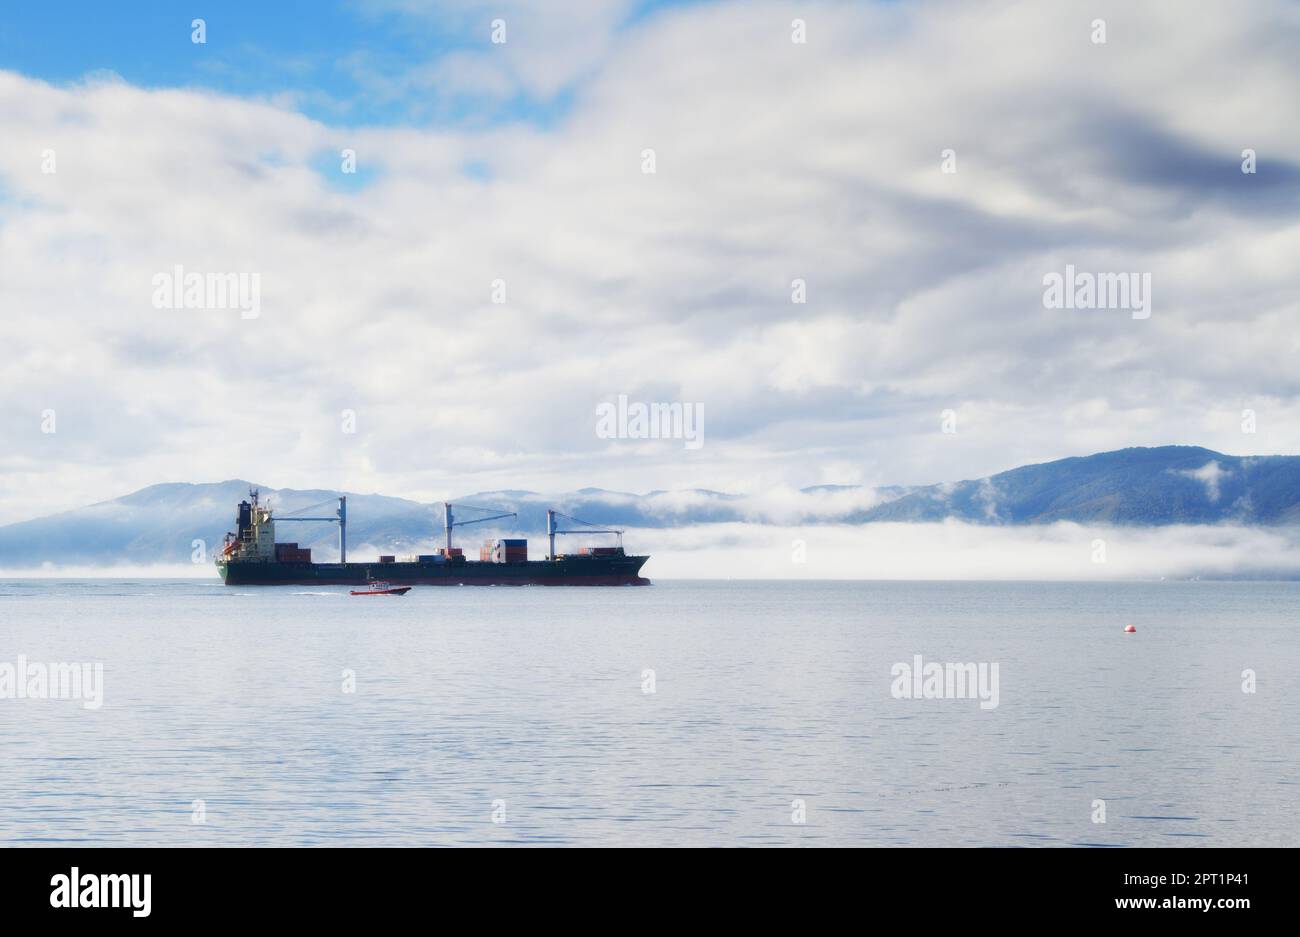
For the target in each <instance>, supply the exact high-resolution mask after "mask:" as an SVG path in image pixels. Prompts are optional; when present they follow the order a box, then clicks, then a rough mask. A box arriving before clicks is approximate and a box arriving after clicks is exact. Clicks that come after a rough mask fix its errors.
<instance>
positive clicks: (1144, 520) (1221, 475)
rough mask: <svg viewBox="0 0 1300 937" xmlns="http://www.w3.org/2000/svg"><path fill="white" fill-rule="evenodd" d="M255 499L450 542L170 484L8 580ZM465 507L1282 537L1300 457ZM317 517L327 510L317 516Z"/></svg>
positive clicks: (1091, 460)
mask: <svg viewBox="0 0 1300 937" xmlns="http://www.w3.org/2000/svg"><path fill="white" fill-rule="evenodd" d="M251 487H258V488H260V489H261V492H262V496H263V497H264V498H267V499H269V500H270V502H271V504H272V505H273V506H274V508H275V510H276V515H277V518H280V519H281V520H283V518H285V517H288V516H289V515H291V514H293V513H307V514H310V515H320V514H329V513H331V511H332V505H331V504H330V502H331V501H332V500H333V499H335V498H336V497H338V495H339V494H347V497H348V544H349V553H350V554H351V555H353V556H355V558H357V559H365V558H368V554H369V555H371V556H372V555H373V553H376V552H396V553H410V552H417V551H421V550H425V549H431V548H432V547H433V546H435V545H437V543H438V542H439V541H440V539H441V537H442V506H441V504H425V503H420V502H418V501H411V500H407V499H404V498H394V497H387V496H384V495H378V494H356V493H351V492H336V491H330V490H324V489H319V490H296V489H273V488H267V487H265V486H258V485H253V484H250V483H249V482H247V481H244V480H242V479H234V480H229V481H224V482H215V483H203V484H190V483H167V484H158V485H151V486H149V487H148V488H143V489H141V490H140V491H137V492H135V493H133V494H129V495H125V496H123V497H120V498H116V499H114V500H111V501H104V502H100V503H98V504H92V505H89V506H86V507H82V508H77V509H75V510H71V511H65V512H62V513H59V514H53V515H49V516H47V517H41V518H36V519H33V520H27V521H22V522H19V523H13V524H8V525H5V526H3V527H0V568H4V569H30V568H35V567H39V566H41V565H43V564H55V565H100V564H115V563H131V564H151V563H183V562H188V561H190V559H191V557H192V554H193V552H194V547H193V543H194V541H195V540H198V541H202V543H203V544H204V549H205V551H211V550H212V549H213V548H214V547H215V546H216V545H218V544H219V543H220V542H221V539H222V536H223V535H224V533H225V532H226V531H227V530H229V529H231V527H233V525H234V516H235V506H236V505H237V504H238V502H239V501H240V500H242V499H244V498H245V497H247V495H248V490H249V488H251ZM454 503H456V504H458V505H465V506H467V507H468V506H472V505H477V506H481V507H484V508H499V509H503V510H505V511H515V512H517V513H518V519H517V520H512V521H508V522H494V523H492V524H490V525H482V526H479V527H467V528H463V529H460V530H458V531H457V542H458V543H460V544H461V545H462V546H469V547H471V548H472V546H473V545H474V544H475V543H476V542H478V541H479V540H481V539H483V538H484V537H488V536H493V535H506V534H509V533H520V534H525V535H527V536H530V537H540V536H543V535H544V532H545V529H546V520H545V512H546V509H547V508H548V507H554V508H556V509H557V510H560V511H562V512H564V513H565V514H568V515H572V516H576V517H579V518H581V519H582V520H584V521H587V522H590V523H592V524H594V525H598V526H600V527H620V528H671V527H687V526H693V525H701V524H716V523H723V522H746V523H757V524H784V525H807V524H871V523H878V522H906V523H923V522H937V521H944V520H949V519H955V520H960V521H965V522H968V523H973V524H988V525H1032V524H1050V523H1054V522H1057V521H1074V522H1077V523H1081V524H1100V525H1120V526H1161V525H1170V524H1223V523H1231V524H1238V525H1247V526H1275V525H1287V524H1295V523H1298V522H1300V456H1232V455H1225V454H1223V453H1220V452H1215V451H1213V450H1210V449H1204V448H1200V447H1196V446H1162V447H1158V448H1132V449H1122V450H1118V451H1114V452H1103V453H1098V454H1095V455H1090V456H1083V457H1078V458H1068V459H1059V460H1056V461H1052V462H1045V463H1041V464H1036V465H1025V466H1021V467H1019V468H1015V469H1011V470H1009V471H1006V472H1000V473H998V474H996V475H991V476H988V477H985V478H979V479H973V480H967V481H959V482H952V483H945V484H938V485H925V486H889V487H867V486H855V485H820V486H815V487H811V488H804V489H801V490H799V491H786V492H775V493H769V494H767V495H764V496H747V495H735V494H727V493H723V492H718V491H709V490H702V489H693V490H687V491H652V492H649V493H647V494H641V495H637V494H629V493H624V492H615V491H606V490H603V489H598V488H584V489H581V490H579V491H575V492H570V493H566V494H560V495H542V494H537V493H535V492H529V491H487V492H478V493H475V494H473V495H467V496H464V497H461V498H456V499H454ZM313 505H320V507H319V508H317V509H311V508H312V506H313ZM472 513H473V512H470V511H465V512H463V513H462V515H461V516H462V518H468V517H469V516H471V515H472ZM566 526H568V527H573V526H575V525H573V524H567V525H566ZM277 534H278V539H279V540H281V541H297V542H298V543H300V544H302V545H304V546H310V547H312V548H314V549H315V550H317V551H318V553H317V558H318V559H333V558H334V556H335V550H336V547H337V530H336V528H335V527H334V526H333V525H331V524H328V523H312V522H307V523H283V522H282V523H279V524H277ZM592 539H593V542H595V538H594V537H593V538H592Z"/></svg>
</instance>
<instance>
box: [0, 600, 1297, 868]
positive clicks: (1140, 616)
mask: <svg viewBox="0 0 1300 937" xmlns="http://www.w3.org/2000/svg"><path fill="white" fill-rule="evenodd" d="M1298 600H1300V584H1295V583H1208V582H1181V583H1174V582H1169V583H1120V584H1117V583H992V582H987V583H962V582H950V583H934V582H683V581H667V580H665V581H657V582H656V584H655V585H654V586H653V587H650V588H642V589H631V588H627V589H544V588H441V589H438V588H416V589H415V590H414V591H412V592H411V593H410V594H409V595H407V596H405V597H403V598H384V599H377V598H352V597H349V596H348V595H347V594H346V590H345V589H342V588H335V587H321V588H311V587H297V586H288V587H279V588H262V589H256V590H254V589H237V588H227V587H224V586H222V585H220V584H219V583H217V582H215V581H213V580H203V581H198V580H186V581H177V580H96V581H88V580H57V579H43V580H30V581H28V580H0V623H2V624H0V664H3V663H9V664H13V663H15V662H16V661H17V659H18V657H19V656H20V655H22V656H24V657H25V658H26V659H27V660H28V661H43V662H47V663H50V662H67V663H81V662H102V664H103V688H102V689H103V702H102V706H101V707H100V708H99V709H97V710H88V709H86V708H84V707H83V706H82V704H81V703H80V702H78V701H76V700H52V699H11V698H6V699H0V739H3V744H4V751H5V759H4V760H3V762H2V763H0V764H2V766H0V842H3V843H5V844H9V845H13V844H38V845H39V844H59V843H86V844H95V845H115V844H117V845H146V844H159V845H245V844H263V845H317V844H319V845H325V844H334V845H339V844H342V845H349V844H352V845H399V844H400V845H425V844H427V845H434V844H482V845H489V844H504V843H522V844H566V845H596V844H611V845H682V844H690V845H729V844H741V845H775V844H787V845H799V844H808V845H811V844H819V845H857V844H860V845H969V846H983V845H1019V844H1023V845H1056V846H1062V845H1072V844H1074V845H1101V846H1129V845H1208V846H1226V845H1249V846H1265V845H1276V846H1295V845H1300V824H1297V823H1296V821H1295V817H1296V816H1297V815H1300V809H1298V808H1300V787H1298V786H1297V785H1298V784H1300V781H1298V780H1297V778H1296V773H1295V752H1296V751H1297V750H1298V749H1300V704H1298V702H1297V697H1296V692H1295V674H1296V673H1297V672H1300V635H1298V634H1297V626H1296V617H1295V609H1296V607H1297V602H1298ZM1128 624H1133V625H1135V626H1136V627H1137V629H1138V631H1137V633H1136V634H1125V633H1124V627H1125V625H1128ZM916 655H921V656H922V657H923V658H924V659H925V660H926V661H937V662H972V663H980V662H982V663H990V664H992V663H996V664H997V665H998V670H999V677H1000V680H999V682H1000V686H999V695H998V705H997V706H996V708H992V709H984V708H981V706H980V705H979V702H978V701H977V700H975V699H910V700H909V699H896V698H894V696H893V695H891V684H892V683H893V679H892V678H891V675H890V671H891V667H893V665H895V664H896V663H900V662H907V663H911V662H912V661H913V660H914V657H915V656H916ZM1246 669H1252V670H1254V671H1255V672H1256V675H1257V689H1256V692H1255V693H1253V694H1252V693H1244V692H1243V691H1242V684H1243V677H1242V672H1243V671H1244V670H1246ZM345 671H350V672H352V673H353V674H354V675H355V692H352V693H348V692H344V684H345V680H346V677H345V675H344V672H345ZM646 671H653V675H652V677H648V676H647V674H646ZM651 679H652V681H653V690H654V692H653V693H647V692H645V689H646V688H647V687H648V686H649V685H650V680H651ZM1097 800H1104V801H1105V810H1106V822H1105V823H1094V822H1093V817H1094V816H1095V806H1094V802H1095V801H1097ZM196 801H202V802H203V805H202V806H203V810H204V822H202V823H195V822H193V814H194V811H195V809H196V807H195V802H196ZM797 801H801V802H802V806H803V810H804V812H805V816H806V820H805V822H803V823H796V822H792V821H793V817H794V814H795V806H796V802H797ZM502 802H504V803H502ZM494 815H495V816H496V817H497V818H498V819H503V820H504V822H500V823H494V822H493V819H494Z"/></svg>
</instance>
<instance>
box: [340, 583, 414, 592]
mask: <svg viewBox="0 0 1300 937" xmlns="http://www.w3.org/2000/svg"><path fill="white" fill-rule="evenodd" d="M410 591H411V587H410V586H395V585H393V584H392V583H388V582H372V583H370V588H368V589H353V590H352V592H351V593H350V594H351V595H406V593H408V592H410Z"/></svg>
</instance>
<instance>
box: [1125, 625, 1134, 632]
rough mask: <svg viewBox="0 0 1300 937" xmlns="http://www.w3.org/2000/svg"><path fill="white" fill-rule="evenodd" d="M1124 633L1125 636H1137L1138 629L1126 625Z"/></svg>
mask: <svg viewBox="0 0 1300 937" xmlns="http://www.w3.org/2000/svg"><path fill="white" fill-rule="evenodd" d="M1124 633H1125V634H1137V629H1136V628H1134V627H1133V626H1132V625H1125V626H1124Z"/></svg>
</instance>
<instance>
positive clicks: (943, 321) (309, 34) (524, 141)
mask: <svg viewBox="0 0 1300 937" xmlns="http://www.w3.org/2000/svg"><path fill="white" fill-rule="evenodd" d="M264 7H269V8H271V9H265V8H264ZM1193 7H1194V8H1195V12H1194V14H1193V13H1192V12H1191V10H1192V8H1193ZM194 17H203V19H204V30H205V31H204V35H203V38H204V40H205V41H204V42H202V43H196V42H194V41H193V40H194V27H193V25H192V22H191V21H192V19H193V18H194ZM1098 20H1103V21H1104V30H1105V37H1104V38H1105V41H1104V42H1099V41H1097V39H1098V30H1097V26H1096V21H1098ZM494 21H502V23H503V25H504V35H503V36H501V37H500V38H504V40H505V41H504V42H493V33H494V30H497V29H498V26H499V25H500V24H498V23H495V22H494ZM796 38H801V39H803V40H804V41H795V40H796ZM1297 62H1300V5H1297V4H1296V3H1294V2H1289V0H1276V2H1265V0H1247V2H1241V3H1197V4H1188V3H1185V2H1158V0H1157V2H1144V3H1142V4H1132V3H1128V2H1114V3H1111V2H1104V0H1091V2H1086V3H1075V2H1062V3H1053V4H1043V3H1040V2H987V3H985V2H973V3H955V2H953V3H947V2H891V3H883V2H855V3H789V2H785V3H767V2H762V0H752V2H741V3H704V2H699V3H669V4H652V3H632V2H616V0H588V2H583V3H566V2H554V3H550V2H548V3H546V4H537V3H525V2H509V0H506V2H493V3H478V2H432V0H430V2H421V0H355V2H337V3H281V4H254V3H221V4H212V5H211V9H210V10H207V11H204V10H202V9H194V10H190V9H183V10H182V9H181V8H180V7H179V6H178V5H177V4H174V3H162V2H154V3H151V2H136V3H132V4H129V5H126V6H125V7H121V6H118V7H114V6H113V5H105V4H95V3H59V2H50V3H46V4H38V5H26V6H24V7H21V8H17V7H15V8H11V9H9V10H7V11H6V12H5V13H4V15H3V17H2V18H0V340H2V341H3V344H4V348H5V350H6V354H5V359H4V366H3V368H0V401H2V402H3V406H0V523H3V522H8V521H13V520H19V519H22V518H27V517H34V516H39V515H43V514H47V513H51V512H52V511H55V510H60V509H65V508H71V507H74V506H77V505H81V504H86V503H90V502H94V501H100V500H104V499H108V498H113V497H117V496H119V495H122V494H126V493H128V492H130V491H133V490H136V489H138V488H141V487H144V486H146V485H149V484H154V483H158V482H168V481H217V480H222V479H226V478H247V479H251V480H255V481H258V482H260V483H263V484H267V485H271V486H275V487H296V488H339V489H345V490H351V491H366V492H369V491H377V492H382V493H385V494H391V495H399V496H404V497H409V498H414V499H417V500H423V501H432V500H439V499H441V498H444V497H452V496H455V495H458V494H464V493H469V492H474V491H482V490H496V489H531V490H537V491H566V490H574V489H578V488H582V487H587V486H594V487H603V488H608V489H614V490H621V491H636V492H644V491H650V490H656V489H685V488H709V489H715V490H722V491H728V492H735V493H746V494H755V495H757V494H761V493H763V492H766V491H773V490H780V491H784V490H788V489H790V488H798V487H803V486H811V485H821V484H862V485H881V484H930V483H936V482H943V481H952V480H957V479H964V478H977V477H981V476H984V475H987V474H990V473H993V472H997V471H1000V470H1004V469H1007V468H1011V467H1014V466H1016V465H1020V464H1024V463H1028V462H1041V461H1046V460H1049V459H1054V458H1061V457H1065V456H1071V455H1083V454H1087V453H1091V452H1097V451H1103V450H1108V449H1115V448H1121V447H1124V446H1135V445H1165V444H1189V445H1203V446H1207V447H1209V448H1212V449H1217V450H1220V451H1224V452H1228V453H1233V454H1252V453H1295V452H1298V451H1300V409H1298V408H1297V402H1298V397H1300V369H1298V368H1297V367H1296V366H1295V365H1296V360H1297V357H1296V356H1297V351H1298V350H1300V328H1298V326H1300V288H1298V287H1300V264H1297V263H1296V259H1297V257H1300V211H1298V209H1300V124H1298V123H1297V121H1296V120H1295V115H1296V114H1297V113H1300V81H1298V80H1297V68H1300V66H1297V64H1296V63H1297ZM1246 150H1250V151H1253V153H1254V154H1255V156H1254V159H1255V166H1254V169H1255V171H1254V172H1249V173H1246V172H1243V171H1242V168H1243V151H1246ZM346 153H351V154H353V156H352V159H353V160H354V163H355V169H356V171H355V172H346V171H344V170H345V168H349V167H347V166H346V165H345V164H346V163H347V161H348V158H347V157H346ZM648 154H651V155H652V159H653V165H652V166H651V165H650V163H649V162H648ZM650 168H652V169H653V171H648V169H650ZM178 267H179V268H180V270H181V271H182V275H184V274H185V273H189V274H198V275H200V276H204V277H206V276H208V275H213V276H223V277H224V276H227V275H232V276H234V277H236V278H240V277H242V278H243V280H242V281H241V282H244V283H247V284H249V286H248V289H249V291H250V292H248V293H247V294H245V298H246V299H248V300H249V302H246V303H245V306H251V305H252V303H251V297H252V296H254V295H256V298H257V301H256V309H255V314H249V313H250V312H253V311H254V310H251V309H245V308H241V307H240V306H239V305H238V304H237V303H230V302H226V303H225V304H220V303H211V302H208V301H207V299H205V300H204V302H202V303H200V304H199V305H198V306H197V307H194V306H193V305H191V306H190V307H189V308H167V306H166V304H165V303H161V302H160V300H159V290H158V285H157V284H158V278H159V277H163V278H164V280H163V282H170V281H169V280H167V279H166V278H168V277H174V276H175V272H176V271H177V268H178ZM1068 269H1073V270H1076V271H1086V272H1092V273H1096V274H1108V273H1124V274H1129V273H1132V274H1134V275H1137V276H1138V277H1139V281H1138V282H1142V280H1141V278H1143V277H1145V278H1147V280H1146V282H1149V284H1150V287H1149V289H1150V295H1149V299H1150V304H1149V309H1148V310H1146V311H1147V312H1149V315H1146V316H1141V315H1140V314H1139V313H1138V312H1137V310H1136V309H1133V310H1130V309H1129V308H1053V307H1050V306H1049V305H1048V304H1046V303H1045V299H1044V297H1045V278H1047V277H1049V276H1050V275H1051V274H1053V273H1057V274H1062V275H1064V274H1065V272H1066V271H1067V270H1068ZM253 278H256V282H257V292H256V294H254V293H252V292H251V290H252V286H251V284H252V282H253ZM169 295H170V293H169ZM796 299H800V300H802V301H796ZM498 300H503V301H498ZM173 305H175V304H173ZM181 305H182V306H185V305H186V304H184V303H182V304H181ZM620 396H621V397H624V398H626V400H627V401H630V402H631V403H633V404H635V403H638V402H640V403H646V404H650V403H661V404H665V405H671V404H678V405H682V406H685V405H690V406H691V407H692V408H693V412H694V413H695V414H696V415H697V417H698V423H699V429H700V432H699V438H698V443H699V444H698V445H695V444H690V445H688V444H687V442H688V440H684V439H681V438H670V439H642V438H632V437H635V435H636V434H635V430H631V431H627V432H624V431H623V430H620V432H619V434H618V435H615V436H614V437H613V438H611V436H610V434H609V433H607V432H602V430H601V427H600V425H599V414H600V412H601V411H600V408H601V407H602V405H609V404H611V403H612V402H616V401H617V400H618V399H619V398H620ZM1246 412H1249V413H1250V418H1249V419H1247V418H1245V417H1244V414H1245V413H1246Z"/></svg>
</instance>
